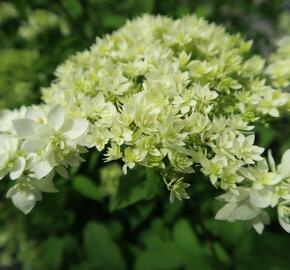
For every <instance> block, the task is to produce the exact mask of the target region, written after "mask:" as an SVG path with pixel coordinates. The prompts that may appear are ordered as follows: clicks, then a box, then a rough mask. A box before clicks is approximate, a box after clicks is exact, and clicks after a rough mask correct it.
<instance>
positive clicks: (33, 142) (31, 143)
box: [21, 137, 46, 153]
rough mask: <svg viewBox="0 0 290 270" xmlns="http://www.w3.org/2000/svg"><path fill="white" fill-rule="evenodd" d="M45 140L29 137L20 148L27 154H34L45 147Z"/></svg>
mask: <svg viewBox="0 0 290 270" xmlns="http://www.w3.org/2000/svg"><path fill="white" fill-rule="evenodd" d="M45 143H46V140H43V139H40V138H36V137H31V138H28V139H26V140H25V141H24V143H23V144H22V146H21V148H22V149H23V150H24V151H26V152H28V153H35V152H37V151H38V150H40V149H41V148H43V147H44V146H45Z"/></svg>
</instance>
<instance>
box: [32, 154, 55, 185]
mask: <svg viewBox="0 0 290 270" xmlns="http://www.w3.org/2000/svg"><path fill="white" fill-rule="evenodd" d="M53 167H54V158H53V155H52V154H50V155H49V156H48V157H47V158H46V159H44V160H41V161H40V162H36V163H35V164H33V167H32V170H33V172H34V174H35V176H36V178H37V179H40V178H43V177H45V176H47V175H48V174H49V173H50V172H51V171H52V170H53Z"/></svg>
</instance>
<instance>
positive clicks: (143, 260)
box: [134, 242, 185, 270]
mask: <svg viewBox="0 0 290 270" xmlns="http://www.w3.org/2000/svg"><path fill="white" fill-rule="evenodd" d="M184 265H185V258H184V255H183V252H182V251H181V250H180V248H178V246H176V245H174V244H173V243H171V242H162V243H159V244H157V245H155V246H154V247H151V248H150V249H148V250H146V251H145V252H143V253H141V254H140V255H139V256H138V257H137V261H136V264H135V267H134V269H135V270H148V269H150V270H163V269H164V270H171V269H172V270H175V269H180V268H182V267H184Z"/></svg>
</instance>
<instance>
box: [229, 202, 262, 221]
mask: <svg viewBox="0 0 290 270" xmlns="http://www.w3.org/2000/svg"><path fill="white" fill-rule="evenodd" d="M258 214H259V212H258V211H257V210H255V209H254V208H252V207H250V206H249V205H246V204H245V205H241V206H239V207H238V208H237V209H236V210H235V211H234V212H233V214H232V216H231V219H232V220H250V219H253V218H255V217H256V216H257V215H258Z"/></svg>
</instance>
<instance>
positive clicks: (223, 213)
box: [215, 203, 237, 220]
mask: <svg viewBox="0 0 290 270" xmlns="http://www.w3.org/2000/svg"><path fill="white" fill-rule="evenodd" d="M236 208H237V204H236V203H227V204H226V205H225V206H224V207H222V208H221V209H220V210H219V211H218V212H217V213H216V215H215V219H219V220H227V219H228V218H229V217H230V216H231V215H232V213H233V212H234V210H235V209H236Z"/></svg>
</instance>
